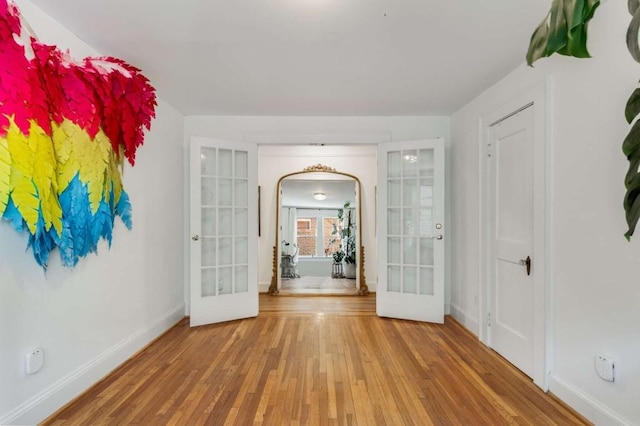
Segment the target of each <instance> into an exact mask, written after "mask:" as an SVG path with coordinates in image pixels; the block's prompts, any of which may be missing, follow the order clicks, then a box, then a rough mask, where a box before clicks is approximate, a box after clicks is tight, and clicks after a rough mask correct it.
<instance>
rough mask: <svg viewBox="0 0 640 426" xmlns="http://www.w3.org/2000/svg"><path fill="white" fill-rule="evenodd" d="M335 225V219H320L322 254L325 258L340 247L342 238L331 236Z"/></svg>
mask: <svg viewBox="0 0 640 426" xmlns="http://www.w3.org/2000/svg"><path fill="white" fill-rule="evenodd" d="M337 224H338V218H337V217H325V218H323V219H322V237H323V241H324V245H323V246H324V254H325V255H326V256H331V255H332V254H333V253H334V252H336V251H338V250H340V248H341V247H342V238H341V237H340V235H339V234H336V235H332V234H333V231H334V229H336V226H337Z"/></svg>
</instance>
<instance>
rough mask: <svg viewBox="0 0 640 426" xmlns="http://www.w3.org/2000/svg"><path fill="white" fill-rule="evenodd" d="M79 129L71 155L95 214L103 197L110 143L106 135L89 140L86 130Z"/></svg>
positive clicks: (74, 138)
mask: <svg viewBox="0 0 640 426" xmlns="http://www.w3.org/2000/svg"><path fill="white" fill-rule="evenodd" d="M78 129H79V128H78ZM79 130H80V131H78V132H76V133H75V135H74V136H73V155H75V156H76V158H77V159H78V165H79V166H80V168H79V172H80V181H81V182H82V183H84V184H86V185H87V189H88V192H89V204H90V205H91V213H93V214H95V213H96V212H97V211H98V207H100V201H101V200H102V199H103V190H104V178H105V173H104V172H105V169H106V168H107V166H108V161H109V159H108V156H109V154H108V152H109V151H110V149H111V148H110V146H111V144H110V143H109V140H108V139H107V138H106V136H105V137H104V138H98V137H96V138H95V139H94V140H91V139H90V138H89V134H88V133H87V132H86V131H84V130H82V129H79Z"/></svg>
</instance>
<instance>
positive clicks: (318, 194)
mask: <svg viewBox="0 0 640 426" xmlns="http://www.w3.org/2000/svg"><path fill="white" fill-rule="evenodd" d="M313 198H315V199H316V200H318V201H322V200H326V199H327V194H325V193H324V192H314V193H313Z"/></svg>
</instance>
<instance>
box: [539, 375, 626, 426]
mask: <svg viewBox="0 0 640 426" xmlns="http://www.w3.org/2000/svg"><path fill="white" fill-rule="evenodd" d="M549 391H550V392H551V393H553V394H554V395H555V396H557V397H558V398H560V399H561V400H562V401H564V402H565V403H566V404H567V405H569V406H570V407H571V408H573V409H574V410H576V411H577V412H578V413H580V414H582V415H583V416H584V417H586V418H587V420H589V421H591V422H593V423H594V424H596V425H607V426H614V425H621V426H632V425H633V424H634V423H633V422H631V421H629V420H627V419H625V418H624V417H622V416H621V415H619V414H618V413H616V412H615V411H613V410H611V409H610V408H609V407H606V406H604V405H602V404H601V403H600V402H598V401H597V400H595V399H594V398H593V397H591V396H589V395H587V394H585V393H584V392H582V391H580V390H579V389H577V388H575V387H573V386H572V385H570V384H569V383H567V382H566V381H564V380H563V379H561V378H560V377H557V376H554V375H553V374H552V375H551V376H550V377H549Z"/></svg>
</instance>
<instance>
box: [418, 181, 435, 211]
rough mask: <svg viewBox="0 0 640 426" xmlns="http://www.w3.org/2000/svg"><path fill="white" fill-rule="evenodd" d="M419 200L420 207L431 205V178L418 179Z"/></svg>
mask: <svg viewBox="0 0 640 426" xmlns="http://www.w3.org/2000/svg"><path fill="white" fill-rule="evenodd" d="M419 194H420V195H419V198H420V200H419V202H420V206H422V207H433V179H420V189H419Z"/></svg>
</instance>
